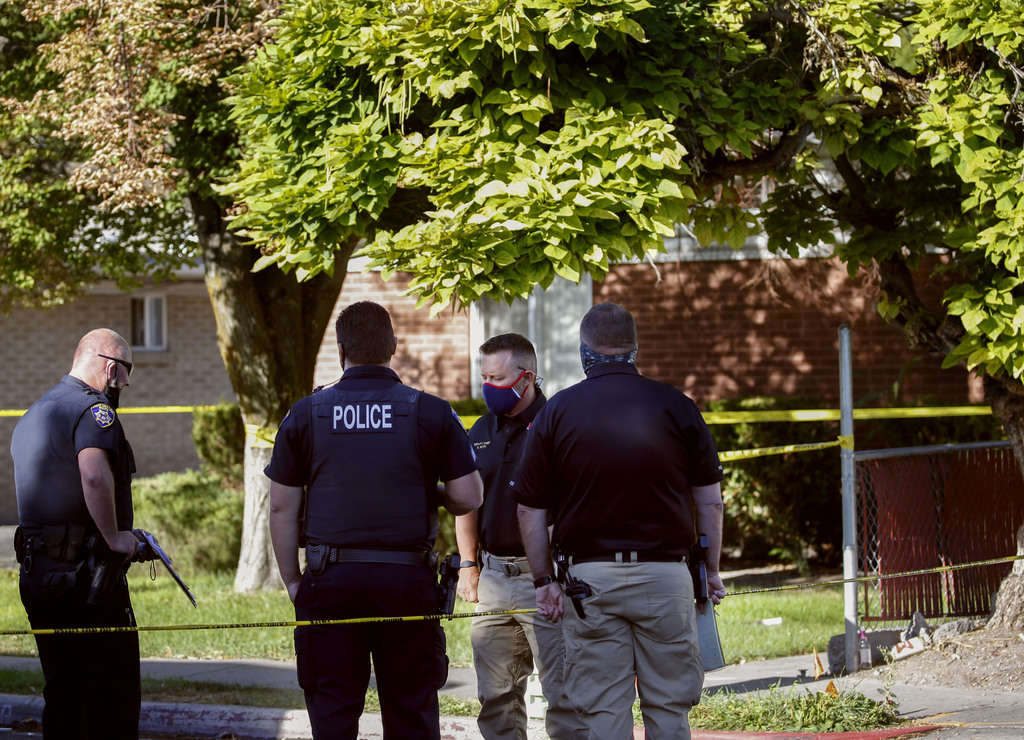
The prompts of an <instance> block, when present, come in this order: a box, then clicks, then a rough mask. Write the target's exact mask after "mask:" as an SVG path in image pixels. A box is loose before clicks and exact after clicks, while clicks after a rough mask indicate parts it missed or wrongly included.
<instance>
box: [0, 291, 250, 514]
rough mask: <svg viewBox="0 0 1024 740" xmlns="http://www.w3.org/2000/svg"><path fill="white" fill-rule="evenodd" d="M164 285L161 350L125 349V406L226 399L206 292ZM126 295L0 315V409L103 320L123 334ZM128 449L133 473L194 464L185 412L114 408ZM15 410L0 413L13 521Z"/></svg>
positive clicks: (53, 372) (43, 377) (60, 366)
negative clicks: (128, 360) (128, 375)
mask: <svg viewBox="0 0 1024 740" xmlns="http://www.w3.org/2000/svg"><path fill="white" fill-rule="evenodd" d="M177 291H178V292H175V290H172V289H169V290H168V292H167V294H166V301H167V304H166V308H167V317H168V323H167V350H166V351H163V352H146V351H143V350H136V351H135V352H134V354H133V360H134V362H135V370H134V372H133V373H132V379H131V387H130V388H128V389H126V390H125V391H124V393H123V395H122V405H123V406H124V408H125V409H127V410H129V411H130V409H131V408H133V407H134V408H138V407H141V406H178V405H193V404H204V403H216V402H217V401H218V400H220V399H221V398H228V399H233V398H234V395H233V393H232V390H231V384H230V383H229V382H228V377H227V373H226V372H225V370H224V365H223V362H222V361H221V358H220V351H219V350H218V348H217V334H216V326H215V324H214V320H213V312H212V311H211V310H210V300H209V298H208V297H207V296H206V292H205V290H204V289H202V287H201V285H200V286H199V287H198V289H196V288H191V289H190V288H188V287H186V286H182V287H180V288H178V289H177ZM130 305H131V297H130V296H129V295H128V294H123V293H114V294H106V295H105V294H91V295H87V296H84V297H82V298H80V299H79V300H77V301H75V302H74V303H73V304H71V305H69V306H63V307H59V308H55V309H52V310H49V311H15V312H13V313H12V314H11V315H10V316H0V337H2V339H3V345H4V347H5V349H4V350H3V352H2V354H0V409H24V408H27V407H28V406H29V405H31V404H32V403H33V402H34V401H35V400H36V399H37V398H38V397H39V396H41V395H42V394H43V393H44V392H45V391H46V390H47V389H48V388H50V387H51V386H52V385H53V384H54V383H56V382H57V381H59V380H60V378H61V377H62V376H63V375H65V374H67V372H68V370H69V369H70V368H71V358H72V355H73V354H74V351H75V347H76V346H77V344H78V340H79V339H81V337H82V336H83V335H84V334H86V333H87V332H88V331H90V330H92V329H95V328H97V327H101V326H105V327H109V328H111V329H114V330H115V331H117V332H119V333H120V334H121V335H122V336H125V337H128V336H130V327H131V315H130ZM121 420H122V423H123V424H124V428H125V433H126V434H127V435H128V441H129V442H130V443H131V445H132V448H133V450H134V452H135V461H136V465H137V466H138V475H139V476H147V475H153V474H155V473H159V472H164V471H168V470H185V469H187V468H190V467H195V466H196V465H198V464H199V459H198V457H197V456H196V452H195V447H194V446H193V444H192V440H191V429H192V415H191V414H188V413H163V414H132V413H124V414H122V415H121ZM16 422H17V419H16V418H7V417H5V418H0V523H13V522H16V521H17V505H16V500H15V496H14V470H13V463H12V460H11V456H10V442H11V433H12V431H13V430H14V425H15V423H16Z"/></svg>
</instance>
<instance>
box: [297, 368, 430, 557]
mask: <svg viewBox="0 0 1024 740" xmlns="http://www.w3.org/2000/svg"><path fill="white" fill-rule="evenodd" d="M419 398H420V391H418V390H415V389H413V388H409V387H408V386H404V385H401V384H396V385H395V386H394V387H392V388H389V389H387V390H373V391H346V390H339V389H338V387H337V386H333V387H331V388H326V389H324V390H322V391H320V392H318V393H314V394H313V396H312V399H311V404H310V416H311V418H310V436H311V439H312V455H313V460H312V468H311V476H310V483H309V490H308V492H307V493H306V497H307V498H306V539H307V540H308V541H309V542H311V543H314V544H319V545H334V546H337V547H364V548H376V549H392V550H431V549H433V546H434V537H435V536H436V530H437V509H436V507H435V508H431V507H430V506H429V504H428V502H429V501H432V500H433V498H432V494H433V492H434V491H435V490H436V485H437V482H436V481H427V480H425V479H424V478H425V473H424V467H423V463H422V461H421V460H420V451H419V448H418V444H417V409H418V406H419Z"/></svg>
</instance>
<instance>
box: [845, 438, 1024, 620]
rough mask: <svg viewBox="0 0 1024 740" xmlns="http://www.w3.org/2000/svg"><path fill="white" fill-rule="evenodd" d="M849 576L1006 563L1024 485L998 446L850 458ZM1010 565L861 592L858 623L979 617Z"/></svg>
mask: <svg viewBox="0 0 1024 740" xmlns="http://www.w3.org/2000/svg"><path fill="white" fill-rule="evenodd" d="M854 461H855V466H856V481H857V515H858V529H859V533H858V546H859V557H858V560H859V571H860V575H862V576H872V575H889V574H893V573H906V572H908V571H915V570H924V569H928V568H935V567H939V566H944V565H959V564H962V563H971V562H977V561H981V560H987V559H992V558H1000V557H1007V556H1011V555H1014V554H1015V553H1016V549H1017V546H1016V532H1017V528H1018V527H1019V526H1020V525H1021V523H1022V522H1024V477H1022V475H1021V472H1020V468H1019V467H1018V465H1017V461H1016V459H1015V458H1014V456H1013V450H1011V449H1010V446H1009V443H1008V442H994V443H989V442H985V443H978V444H962V445H939V446H935V447H914V448H904V449H896V450H877V451H870V452H855V453H854ZM1011 567H1012V565H1011V564H1010V563H1006V564H999V565H989V566H979V567H977V568H968V569H964V570H957V571H951V572H946V573H933V574H926V575H916V576H906V577H901V578H892V579H885V580H878V581H870V582H865V583H864V584H863V586H862V588H861V598H860V602H861V603H860V613H861V615H862V616H861V618H862V619H863V620H864V621H873V622H891V623H901V624H905V623H906V622H907V621H908V620H909V619H910V618H911V616H912V615H913V614H914V612H915V611H916V612H920V613H921V614H922V615H923V616H925V617H927V618H929V619H944V618H952V617H976V616H985V615H987V614H988V613H989V612H990V610H991V607H992V597H993V595H994V594H995V592H996V591H997V590H998V588H999V584H1000V582H1001V581H1002V580H1003V578H1005V577H1006V575H1007V574H1008V573H1009V571H1010V568H1011Z"/></svg>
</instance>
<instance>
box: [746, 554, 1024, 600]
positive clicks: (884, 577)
mask: <svg viewBox="0 0 1024 740" xmlns="http://www.w3.org/2000/svg"><path fill="white" fill-rule="evenodd" d="M1015 560H1024V555H1009V556H1007V557H1005V558H992V559H991V560H975V561H974V562H972V563H961V564H959V565H940V566H937V567H935V568H922V569H921V570H908V571H904V572H902V573H876V574H874V575H870V576H856V577H854V578H835V579H833V580H830V581H814V582H812V583H794V584H790V585H786V586H765V587H764V588H751V589H747V590H745V591H730V592H728V593H727V594H726V596H746V595H748V594H766V593H772V592H775V591H798V590H800V589H806V588H822V587H824V586H841V585H844V584H847V583H872V582H874V581H888V580H891V579H893V578H907V577H909V576H927V575H932V574H934V573H948V572H950V571H954V570H964V569H965V568H980V567H982V566H985V565H999V564H1000V563H1012V562H1013V561H1015Z"/></svg>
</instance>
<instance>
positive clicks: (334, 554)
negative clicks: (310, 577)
mask: <svg viewBox="0 0 1024 740" xmlns="http://www.w3.org/2000/svg"><path fill="white" fill-rule="evenodd" d="M306 561H307V562H318V563H323V564H325V565H326V564H328V563H390V564H392V565H421V566H423V567H425V568H433V567H434V565H435V564H436V563H435V560H434V553H432V552H429V551H427V550H422V551H420V552H412V551H409V550H361V549H357V548H352V547H334V546H332V545H314V544H308V545H306Z"/></svg>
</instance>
